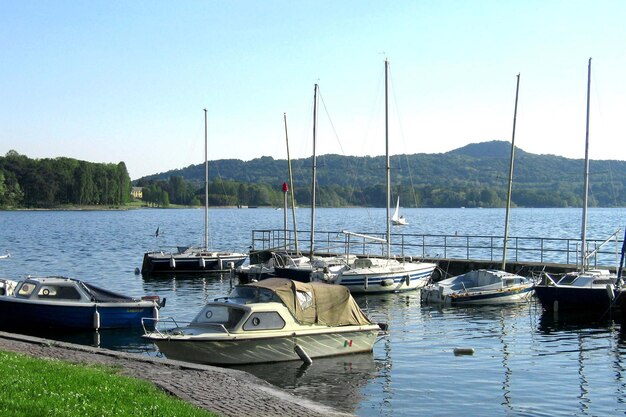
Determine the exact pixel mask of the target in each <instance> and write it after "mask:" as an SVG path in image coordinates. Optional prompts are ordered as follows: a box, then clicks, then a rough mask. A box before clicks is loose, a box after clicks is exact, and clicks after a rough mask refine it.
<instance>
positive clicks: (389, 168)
mask: <svg viewBox="0 0 626 417" xmlns="http://www.w3.org/2000/svg"><path fill="white" fill-rule="evenodd" d="M388 73H389V61H387V60H386V59H385V155H386V159H387V166H386V170H387V236H386V240H387V258H389V257H390V256H391V226H390V225H389V221H390V219H389V205H390V204H391V164H390V163H389V105H388V78H389V77H388Z"/></svg>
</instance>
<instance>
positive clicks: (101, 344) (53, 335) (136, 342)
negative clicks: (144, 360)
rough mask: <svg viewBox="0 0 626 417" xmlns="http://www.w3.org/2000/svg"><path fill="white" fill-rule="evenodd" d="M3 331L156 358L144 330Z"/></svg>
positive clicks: (154, 350) (154, 348) (155, 352)
mask: <svg viewBox="0 0 626 417" xmlns="http://www.w3.org/2000/svg"><path fill="white" fill-rule="evenodd" d="M0 330H1V331H5V330H7V331H13V332H15V333H19V334H23V335H26V336H34V337H41V338H44V339H50V340H56V341H59V342H66V343H73V344H78V345H83V346H92V347H97V348H103V349H110V350H116V351H123V352H128V353H137V354H142V355H149V356H156V355H157V354H158V352H157V350H156V347H155V346H154V345H153V344H152V343H148V342H147V341H145V340H143V339H142V338H141V335H142V334H143V329H142V328H139V329H136V328H129V329H101V330H99V331H60V330H58V329H34V330H29V329H24V330H20V331H19V332H18V331H15V329H4V328H0Z"/></svg>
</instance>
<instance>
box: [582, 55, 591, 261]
mask: <svg viewBox="0 0 626 417" xmlns="http://www.w3.org/2000/svg"><path fill="white" fill-rule="evenodd" d="M590 92H591V58H589V66H588V68H587V126H586V130H585V184H584V186H583V187H584V190H583V225H582V231H581V245H582V248H581V256H582V267H581V268H582V269H581V272H585V268H586V267H587V204H588V196H589V104H590V100H591V99H590V96H591V94H590Z"/></svg>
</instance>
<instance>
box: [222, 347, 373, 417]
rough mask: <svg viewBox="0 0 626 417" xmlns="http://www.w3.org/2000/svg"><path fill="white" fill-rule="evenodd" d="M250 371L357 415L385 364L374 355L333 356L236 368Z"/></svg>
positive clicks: (269, 380)
mask: <svg viewBox="0 0 626 417" xmlns="http://www.w3.org/2000/svg"><path fill="white" fill-rule="evenodd" d="M231 368H233V369H239V370H242V371H245V372H249V373H251V374H253V375H255V376H257V377H259V378H261V379H264V380H265V381H267V382H269V383H271V384H273V385H276V386H277V387H279V388H282V389H285V390H287V391H289V392H291V393H292V394H294V395H296V396H301V397H305V398H307V399H309V400H312V401H316V402H319V403H322V404H324V405H328V406H331V407H333V408H335V409H338V410H339V411H342V412H346V413H354V412H355V411H356V410H357V408H358V407H359V404H360V403H361V402H362V401H363V399H364V394H363V393H362V391H363V388H364V387H365V386H366V385H367V384H368V383H369V382H370V381H371V380H372V379H374V378H376V377H377V376H379V375H378V374H379V371H380V369H382V368H384V363H383V362H381V361H378V360H375V359H374V357H373V355H372V354H371V353H358V354H354V355H345V356H333V357H329V358H318V359H315V360H313V363H312V364H311V365H309V366H307V365H304V364H302V362H300V361H290V362H280V363H268V364H257V365H239V366H232V367H231Z"/></svg>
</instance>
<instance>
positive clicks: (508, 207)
mask: <svg viewBox="0 0 626 417" xmlns="http://www.w3.org/2000/svg"><path fill="white" fill-rule="evenodd" d="M519 78H520V75H519V74H517V86H516V87H515V110H514V111H513V134H512V135H511V160H510V161H509V189H508V192H507V196H506V216H505V219H504V242H503V244H502V270H503V271H506V247H507V242H508V240H509V214H510V211H511V191H512V189H513V164H514V163H515V124H516V122H517V99H518V97H519Z"/></svg>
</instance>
